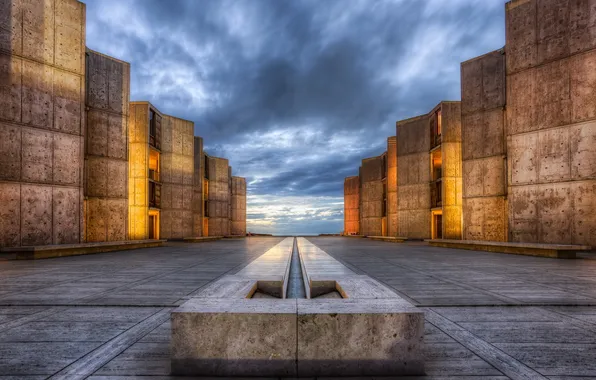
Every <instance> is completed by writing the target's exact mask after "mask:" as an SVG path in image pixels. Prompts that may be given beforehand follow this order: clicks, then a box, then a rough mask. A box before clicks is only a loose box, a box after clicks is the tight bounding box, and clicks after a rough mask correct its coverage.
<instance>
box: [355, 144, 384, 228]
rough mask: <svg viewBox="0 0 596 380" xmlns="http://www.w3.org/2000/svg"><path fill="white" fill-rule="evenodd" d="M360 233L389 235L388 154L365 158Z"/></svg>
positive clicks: (361, 174)
mask: <svg viewBox="0 0 596 380" xmlns="http://www.w3.org/2000/svg"><path fill="white" fill-rule="evenodd" d="M359 178H360V191H359V193H360V233H361V234H362V235H365V236H386V235H387V207H386V202H387V152H385V153H383V154H382V155H380V156H377V157H371V158H365V159H363V160H362V166H361V168H360V175H359Z"/></svg>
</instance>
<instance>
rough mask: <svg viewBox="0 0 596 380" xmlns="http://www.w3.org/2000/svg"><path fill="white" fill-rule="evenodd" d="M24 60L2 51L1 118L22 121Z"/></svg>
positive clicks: (0, 75)
mask: <svg viewBox="0 0 596 380" xmlns="http://www.w3.org/2000/svg"><path fill="white" fill-rule="evenodd" d="M22 72H23V61H22V60H21V59H20V58H18V57H15V56H8V55H5V54H3V53H0V119H3V120H7V121H16V122H20V121H21V94H22V76H23V75H22Z"/></svg>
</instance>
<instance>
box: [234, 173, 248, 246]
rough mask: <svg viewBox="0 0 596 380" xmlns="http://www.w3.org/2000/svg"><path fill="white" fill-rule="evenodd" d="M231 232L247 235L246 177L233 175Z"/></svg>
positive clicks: (236, 234)
mask: <svg viewBox="0 0 596 380" xmlns="http://www.w3.org/2000/svg"><path fill="white" fill-rule="evenodd" d="M230 203H231V211H232V215H231V221H230V234H231V235H232V236H245V235H246V179H245V178H242V177H232V198H231V202H230Z"/></svg>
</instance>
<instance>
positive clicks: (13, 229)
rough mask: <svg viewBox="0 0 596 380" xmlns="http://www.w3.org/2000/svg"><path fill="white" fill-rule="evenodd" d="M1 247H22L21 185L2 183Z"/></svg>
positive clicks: (0, 184) (0, 192) (0, 190)
mask: <svg viewBox="0 0 596 380" xmlns="http://www.w3.org/2000/svg"><path fill="white" fill-rule="evenodd" d="M0 204H2V207H0V247H18V246H19V245H21V185H20V184H18V183H0Z"/></svg>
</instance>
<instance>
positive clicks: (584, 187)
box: [571, 180, 596, 247]
mask: <svg viewBox="0 0 596 380" xmlns="http://www.w3.org/2000/svg"><path fill="white" fill-rule="evenodd" d="M571 188H572V193H573V194H572V196H573V207H574V209H573V212H574V215H573V222H572V223H573V224H572V227H571V228H572V229H571V234H572V240H573V244H587V245H591V246H592V247H596V223H595V222H594V217H593V216H594V215H596V181H595V180H589V181H577V182H575V183H573V184H572V185H571Z"/></svg>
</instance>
